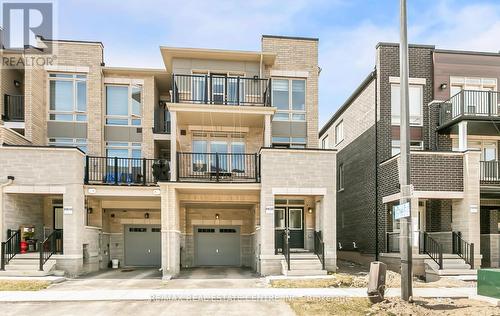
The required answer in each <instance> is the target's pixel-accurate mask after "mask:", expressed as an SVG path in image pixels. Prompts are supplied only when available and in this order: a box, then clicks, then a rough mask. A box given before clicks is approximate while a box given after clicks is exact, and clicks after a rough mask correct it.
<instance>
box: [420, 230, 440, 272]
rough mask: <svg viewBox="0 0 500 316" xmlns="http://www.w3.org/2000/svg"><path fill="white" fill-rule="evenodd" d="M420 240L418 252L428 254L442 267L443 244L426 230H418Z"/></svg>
mask: <svg viewBox="0 0 500 316" xmlns="http://www.w3.org/2000/svg"><path fill="white" fill-rule="evenodd" d="M420 240H421V242H420V252H421V253H424V254H427V255H429V257H431V259H432V260H434V262H436V263H437V264H438V266H439V269H440V270H441V269H443V246H442V245H441V244H440V243H438V242H437V241H436V240H435V239H433V238H432V237H431V236H430V235H429V234H428V233H426V232H420Z"/></svg>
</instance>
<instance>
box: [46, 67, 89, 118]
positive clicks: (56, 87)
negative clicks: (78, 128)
mask: <svg viewBox="0 0 500 316" xmlns="http://www.w3.org/2000/svg"><path fill="white" fill-rule="evenodd" d="M49 90H50V91H49V105H50V106H49V120H51V121H69V122H86V121H87V76H86V75H79V74H66V73H51V74H49Z"/></svg>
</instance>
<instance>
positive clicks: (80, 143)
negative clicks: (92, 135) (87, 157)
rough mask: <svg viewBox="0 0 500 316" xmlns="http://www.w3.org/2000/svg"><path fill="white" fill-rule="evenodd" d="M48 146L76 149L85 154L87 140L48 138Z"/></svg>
mask: <svg viewBox="0 0 500 316" xmlns="http://www.w3.org/2000/svg"><path fill="white" fill-rule="evenodd" d="M49 146H58V147H77V148H79V149H80V150H81V151H83V152H84V153H87V140H86V139H85V138H63V137H57V138H49Z"/></svg>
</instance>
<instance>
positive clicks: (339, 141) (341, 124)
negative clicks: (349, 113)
mask: <svg viewBox="0 0 500 316" xmlns="http://www.w3.org/2000/svg"><path fill="white" fill-rule="evenodd" d="M339 126H340V127H341V131H342V133H341V134H342V139H340V140H339V139H338V134H339V133H338V130H337V129H338V127H339ZM343 141H344V119H341V120H340V122H338V123H337V124H335V146H337V145H339V144H340V143H342V142H343Z"/></svg>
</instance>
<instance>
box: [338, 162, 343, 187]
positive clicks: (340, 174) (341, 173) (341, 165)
mask: <svg viewBox="0 0 500 316" xmlns="http://www.w3.org/2000/svg"><path fill="white" fill-rule="evenodd" d="M337 172H338V179H337V185H338V191H342V190H344V165H343V164H340V165H339V168H338V171H337Z"/></svg>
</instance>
